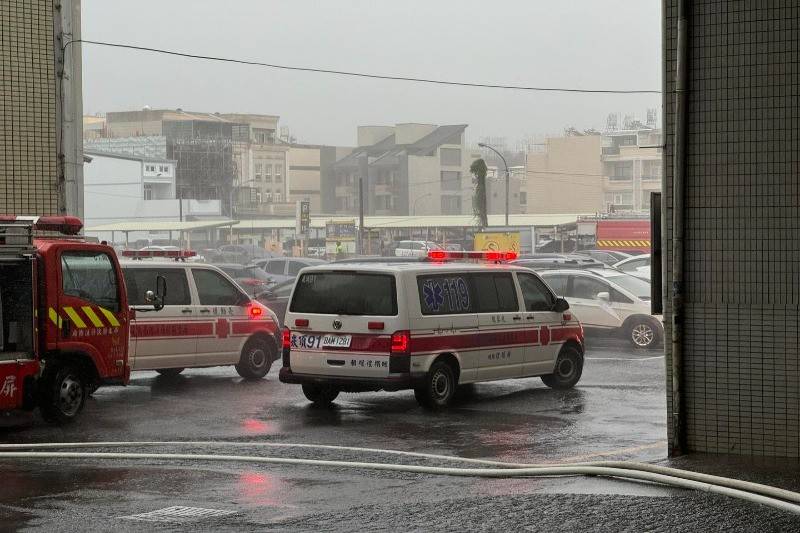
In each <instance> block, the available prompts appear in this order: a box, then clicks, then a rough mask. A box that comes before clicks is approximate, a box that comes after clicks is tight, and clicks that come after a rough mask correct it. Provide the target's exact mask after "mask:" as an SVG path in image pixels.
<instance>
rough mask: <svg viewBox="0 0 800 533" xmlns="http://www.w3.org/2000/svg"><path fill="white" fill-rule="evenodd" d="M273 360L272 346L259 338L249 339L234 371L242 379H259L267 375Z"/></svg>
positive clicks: (273, 349) (273, 351)
mask: <svg viewBox="0 0 800 533" xmlns="http://www.w3.org/2000/svg"><path fill="white" fill-rule="evenodd" d="M274 360H275V347H274V346H272V345H271V344H270V343H268V342H266V341H264V340H262V339H259V338H254V339H250V340H249V341H247V344H245V345H244V348H243V349H242V356H241V357H240V358H239V364H237V365H236V372H238V373H239V375H240V376H242V377H243V378H244V379H261V378H263V377H264V376H266V375H267V372H269V369H270V367H271V366H272V361H274Z"/></svg>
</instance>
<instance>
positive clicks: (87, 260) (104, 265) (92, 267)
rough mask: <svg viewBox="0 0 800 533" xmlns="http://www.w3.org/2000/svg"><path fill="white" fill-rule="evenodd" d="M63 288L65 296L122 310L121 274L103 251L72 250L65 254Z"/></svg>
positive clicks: (62, 269)
mask: <svg viewBox="0 0 800 533" xmlns="http://www.w3.org/2000/svg"><path fill="white" fill-rule="evenodd" d="M61 286H62V290H63V292H64V294H65V295H67V296H74V297H76V298H81V299H82V300H86V301H88V302H91V303H93V304H95V305H98V306H100V307H103V308H105V309H108V310H109V311H114V312H116V311H119V287H118V283H117V271H116V270H115V269H114V263H113V262H112V261H111V258H110V257H108V255H107V254H105V253H103V252H81V251H74V252H73V251H68V252H64V253H63V254H61Z"/></svg>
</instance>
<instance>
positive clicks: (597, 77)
mask: <svg viewBox="0 0 800 533" xmlns="http://www.w3.org/2000/svg"><path fill="white" fill-rule="evenodd" d="M660 16H661V3H660V2H659V1H658V0H580V1H578V0H575V1H573V0H567V1H552V0H551V1H544V0H527V1H526V0H493V1H481V2H479V1H474V0H460V1H458V0H435V1H434V0H405V1H394V2H387V1H382V0H372V1H368V0H363V1H354V0H353V1H332V0H328V1H308V0H290V1H265V0H262V1H257V0H228V1H227V2H223V1H219V0H216V1H212V0H159V1H154V0H138V1H136V2H130V1H129V2H119V1H109V0H83V36H84V38H85V39H95V40H107V41H114V42H124V43H130V44H137V45H144V46H151V47H160V48H169V49H176V50H180V51H187V52H192V53H198V54H205V55H218V56H225V57H236V58H243V59H253V60H261V61H268V62H274V63H281V64H290V65H301V66H313V67H323V68H331V69H340V70H355V71H364V72H374V73H380V74H396V75H408V76H415V77H431V78H442V79H448V80H456V81H477V82H492V83H509V84H519V85H542V86H569V87H579V88H603V89H656V90H658V89H660V88H661V51H660V47H661V19H660ZM83 79H84V111H85V112H86V113H97V112H107V111H114V110H131V109H138V108H141V107H142V106H143V105H149V106H151V107H153V108H159V107H166V108H177V107H181V108H183V109H187V110H188V109H191V110H197V111H209V112H214V111H220V112H252V113H268V114H275V115H280V117H281V122H280V123H281V125H282V126H289V127H290V129H291V131H292V133H293V134H294V135H296V136H297V137H298V139H299V140H301V141H303V142H311V143H327V144H343V145H348V144H353V143H354V142H355V135H356V132H355V128H356V126H357V125H359V124H393V123H395V122H431V123H437V124H444V123H467V124H469V128H468V130H467V132H468V138H469V139H472V140H476V139H478V138H479V137H481V136H504V137H507V138H508V139H509V141H513V140H514V139H517V138H521V137H523V136H526V135H537V134H544V133H551V132H560V131H562V130H563V128H564V127H565V126H575V127H578V128H589V127H596V128H598V129H599V128H602V126H603V125H604V124H605V119H606V116H607V114H608V113H609V112H621V113H623V114H626V113H627V114H631V113H634V114H636V115H638V116H640V117H642V118H644V115H645V110H646V109H647V108H648V107H657V108H659V119H660V115H661V113H660V106H661V97H660V96H658V95H569V94H552V93H528V92H511V91H505V90H497V89H471V88H457V87H445V86H433V85H428V84H415V83H407V82H390V81H379V80H364V79H354V78H343V77H337V76H331V75H323V74H311V73H298V72H288V71H279V70H265V69H262V68H256V67H247V66H235V65H225V64H219V63H210V62H205V61H199V60H190V59H181V58H174V57H167V56H159V55H155V54H150V53H142V52H132V51H127V50H116V49H107V48H100V47H96V46H91V45H86V46H85V47H84V78H83Z"/></svg>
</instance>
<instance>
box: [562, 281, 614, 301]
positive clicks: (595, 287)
mask: <svg viewBox="0 0 800 533" xmlns="http://www.w3.org/2000/svg"><path fill="white" fill-rule="evenodd" d="M601 292H608V293H609V294H610V292H611V290H610V287H609V286H608V285H606V284H605V283H603V282H602V281H600V280H597V279H593V278H590V277H588V276H574V277H573V278H572V290H570V294H569V296H571V297H573V298H583V299H584V300H596V299H597V295H598V294H599V293H601Z"/></svg>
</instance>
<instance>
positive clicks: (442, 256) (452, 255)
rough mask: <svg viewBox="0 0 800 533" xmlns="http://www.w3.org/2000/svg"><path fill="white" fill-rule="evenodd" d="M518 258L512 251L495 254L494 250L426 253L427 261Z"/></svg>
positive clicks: (505, 259)
mask: <svg viewBox="0 0 800 533" xmlns="http://www.w3.org/2000/svg"><path fill="white" fill-rule="evenodd" d="M517 257H518V254H517V252H514V251H512V250H509V251H504V252H497V251H494V250H487V251H469V252H453V251H448V250H431V251H429V252H428V259H433V260H434V261H448V260H453V259H477V260H481V261H495V262H497V261H513V260H514V259H516V258H517Z"/></svg>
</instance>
